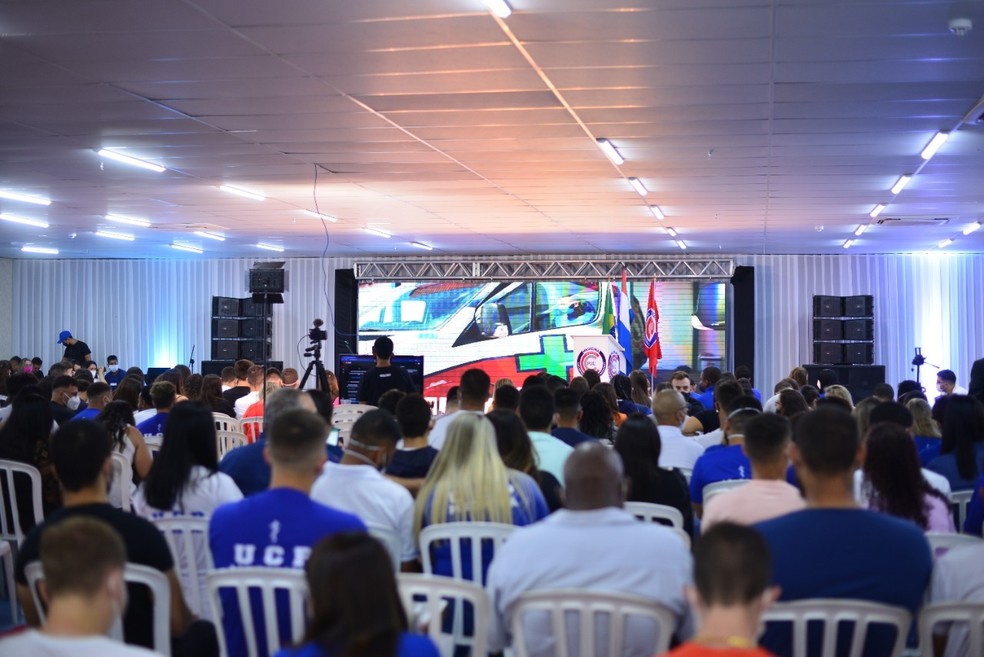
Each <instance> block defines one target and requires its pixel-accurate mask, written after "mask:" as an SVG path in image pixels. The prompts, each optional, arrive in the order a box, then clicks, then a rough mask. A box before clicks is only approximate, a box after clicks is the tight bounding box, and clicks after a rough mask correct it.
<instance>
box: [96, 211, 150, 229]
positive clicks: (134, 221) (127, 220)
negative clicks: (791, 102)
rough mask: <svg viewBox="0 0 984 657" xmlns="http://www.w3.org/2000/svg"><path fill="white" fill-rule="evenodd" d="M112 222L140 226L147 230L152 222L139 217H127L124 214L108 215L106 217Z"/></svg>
mask: <svg viewBox="0 0 984 657" xmlns="http://www.w3.org/2000/svg"><path fill="white" fill-rule="evenodd" d="M105 216H106V218H107V219H109V220H110V221H114V222H116V223H118V224H127V225H129V226H140V227H142V228H146V227H147V226H149V225H150V222H149V221H147V220H146V219H138V218H137V217H127V216H125V215H122V214H107V215H105Z"/></svg>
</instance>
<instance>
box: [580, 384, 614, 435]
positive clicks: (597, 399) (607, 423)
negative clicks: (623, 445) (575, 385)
mask: <svg viewBox="0 0 984 657" xmlns="http://www.w3.org/2000/svg"><path fill="white" fill-rule="evenodd" d="M577 428H578V430H579V431H580V432H581V433H586V434H587V435H589V436H593V437H594V438H597V439H598V440H601V441H604V442H605V443H606V444H609V445H610V444H611V443H612V441H614V440H615V423H614V422H613V421H612V409H611V407H610V406H609V405H608V402H606V401H605V398H604V397H602V396H601V395H600V394H598V393H597V392H595V391H594V390H590V391H588V392H586V393H584V394H583V395H581V419H580V421H579V422H578V425H577Z"/></svg>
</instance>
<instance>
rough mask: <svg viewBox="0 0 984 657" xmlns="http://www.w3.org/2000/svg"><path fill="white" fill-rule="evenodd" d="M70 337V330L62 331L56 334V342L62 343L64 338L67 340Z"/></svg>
mask: <svg viewBox="0 0 984 657" xmlns="http://www.w3.org/2000/svg"><path fill="white" fill-rule="evenodd" d="M71 337H72V332H71V331H62V332H61V333H59V334H58V342H57V344H62V343H64V342H65V340H68V339H69V338H71Z"/></svg>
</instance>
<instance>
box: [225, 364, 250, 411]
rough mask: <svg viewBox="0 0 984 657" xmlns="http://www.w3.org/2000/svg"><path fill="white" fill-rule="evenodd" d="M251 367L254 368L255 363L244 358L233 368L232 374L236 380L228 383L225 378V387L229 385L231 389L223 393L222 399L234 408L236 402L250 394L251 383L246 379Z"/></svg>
mask: <svg viewBox="0 0 984 657" xmlns="http://www.w3.org/2000/svg"><path fill="white" fill-rule="evenodd" d="M251 367H253V361H250V360H246V359H245V358H242V359H240V360H237V361H236V363H235V364H234V365H233V366H232V373H233V376H234V377H235V379H233V380H231V381H228V382H226V380H225V378H223V385H228V386H229V387H228V388H227V389H226V390H225V391H223V393H222V398H223V399H225V400H226V401H227V402H229V403H230V404H232V405H233V406H235V404H236V400H238V399H239V398H240V397H244V396H246V395H248V394H249V382H248V381H247V380H246V377H247V376H249V368H251Z"/></svg>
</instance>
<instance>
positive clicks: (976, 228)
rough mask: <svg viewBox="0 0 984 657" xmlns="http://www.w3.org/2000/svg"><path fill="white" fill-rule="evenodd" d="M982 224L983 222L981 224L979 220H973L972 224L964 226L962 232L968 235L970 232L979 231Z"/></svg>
mask: <svg viewBox="0 0 984 657" xmlns="http://www.w3.org/2000/svg"><path fill="white" fill-rule="evenodd" d="M982 225H984V224H981V222H979V221H978V222H975V223H972V224H970V225H969V226H967V227H966V228H964V229H963V234H964V235H970V234H971V233H976V232H977V231H979V230H980V229H981V226H982Z"/></svg>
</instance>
